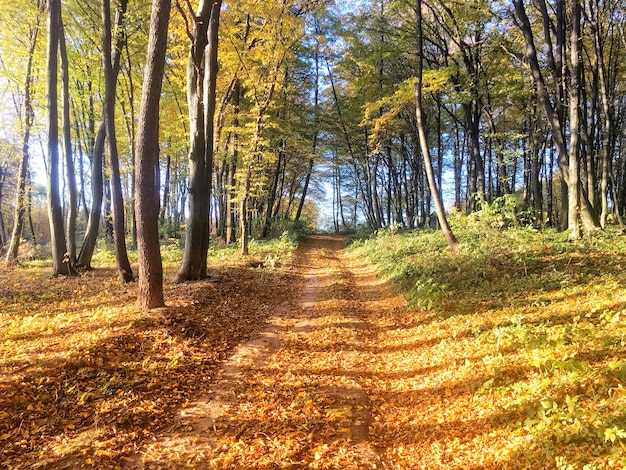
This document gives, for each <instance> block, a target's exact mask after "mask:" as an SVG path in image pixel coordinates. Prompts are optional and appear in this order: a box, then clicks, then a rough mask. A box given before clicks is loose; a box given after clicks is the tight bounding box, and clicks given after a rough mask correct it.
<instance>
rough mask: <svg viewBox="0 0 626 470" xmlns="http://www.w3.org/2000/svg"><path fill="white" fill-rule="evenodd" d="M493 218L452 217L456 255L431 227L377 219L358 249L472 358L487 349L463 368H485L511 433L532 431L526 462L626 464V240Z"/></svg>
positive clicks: (484, 385)
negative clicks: (390, 224) (570, 236)
mask: <svg viewBox="0 0 626 470" xmlns="http://www.w3.org/2000/svg"><path fill="white" fill-rule="evenodd" d="M493 220H494V219H493V217H487V218H483V219H481V218H480V217H474V218H469V217H465V216H460V215H455V216H453V217H452V220H451V225H452V227H453V229H454V231H455V234H456V236H457V238H458V239H459V240H460V242H461V250H460V253H459V255H458V256H455V257H452V256H450V255H449V251H448V248H447V245H446V242H445V239H444V237H443V235H442V234H441V232H438V231H434V230H430V229H424V230H419V231H415V232H410V231H400V230H398V229H397V228H391V229H386V230H381V231H379V232H377V233H376V234H375V235H373V236H371V237H370V238H367V239H362V240H357V241H355V242H354V243H353V244H352V248H351V251H352V253H353V255H354V256H359V257H364V258H367V259H368V260H369V261H370V262H372V263H373V264H374V265H375V266H376V267H377V269H378V270H379V271H380V273H381V274H382V275H383V276H385V277H386V278H387V279H389V280H391V281H392V282H393V283H395V284H396V285H397V286H398V287H399V288H400V289H401V290H403V291H404V292H405V293H406V295H407V297H408V300H409V303H410V304H411V305H412V306H414V307H415V308H416V315H420V313H419V311H420V309H421V310H423V311H429V312H430V314H431V315H430V317H429V318H432V321H433V322H436V323H437V325H436V326H437V330H440V331H448V332H450V331H453V332H454V336H455V338H456V341H465V342H466V344H465V346H464V347H465V352H464V356H465V357H466V358H472V357H482V359H481V361H480V364H478V365H476V366H474V365H473V362H472V361H469V360H468V359H466V360H465V363H463V364H465V365H466V366H467V365H469V364H472V366H471V367H470V370H465V367H460V368H459V370H458V371H457V374H459V375H462V374H469V375H473V376H474V377H477V376H478V377H481V376H482V377H486V379H481V381H480V383H478V384H477V385H476V387H475V389H474V391H473V393H474V394H475V395H476V396H478V395H484V394H488V396H490V397H491V399H492V400H493V401H494V402H498V403H500V404H501V407H502V412H503V413H506V414H507V415H509V416H511V420H510V422H509V423H508V424H507V426H509V427H510V432H511V433H512V435H515V436H519V435H526V436H527V438H528V439H527V442H528V445H527V446H525V448H520V449H518V451H517V452H518V457H519V458H522V460H524V461H525V462H527V463H525V464H523V465H522V464H520V466H521V467H524V466H527V465H531V466H532V462H533V458H537V459H539V460H540V461H543V462H545V461H546V460H548V461H552V462H553V464H554V466H555V467H556V468H562V469H569V468H572V469H574V468H583V469H593V468H624V467H626V286H625V284H624V276H623V273H624V268H625V267H626V239H625V238H624V237H623V236H621V235H619V234H618V233H617V232H616V231H612V230H607V232H605V233H598V234H596V235H594V236H593V237H591V238H587V239H584V240H580V241H577V242H568V241H567V236H566V234H563V233H557V232H556V231H553V230H545V231H542V232H539V231H536V230H534V229H532V228H528V227H516V228H508V229H502V228H499V225H498V224H493V223H492V222H493ZM461 338H463V339H462V340H461ZM459 360H460V361H462V360H463V358H459ZM533 456H534V457H533ZM528 462H530V464H528Z"/></svg>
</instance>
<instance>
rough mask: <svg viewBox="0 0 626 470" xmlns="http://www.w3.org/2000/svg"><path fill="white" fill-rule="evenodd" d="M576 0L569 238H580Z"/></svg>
mask: <svg viewBox="0 0 626 470" xmlns="http://www.w3.org/2000/svg"><path fill="white" fill-rule="evenodd" d="M579 6H580V5H579V3H578V0H573V1H572V31H571V37H570V60H571V67H572V70H571V75H572V77H571V83H570V87H569V90H570V95H569V99H570V108H569V109H570V113H569V114H570V116H569V119H570V141H569V180H568V182H567V183H568V184H567V186H568V188H569V191H570V194H569V205H568V215H567V217H568V219H567V220H568V229H569V238H570V240H576V239H578V238H580V225H579V224H578V206H579V204H580V191H579V189H578V186H579V184H580V181H579V178H578V176H579V170H578V158H579V156H578V142H579V134H578V132H579V130H580V126H579V114H578V113H579V111H578V105H579V103H580V90H579V88H578V87H579V83H580V48H581V44H580V41H579V40H580V8H579Z"/></svg>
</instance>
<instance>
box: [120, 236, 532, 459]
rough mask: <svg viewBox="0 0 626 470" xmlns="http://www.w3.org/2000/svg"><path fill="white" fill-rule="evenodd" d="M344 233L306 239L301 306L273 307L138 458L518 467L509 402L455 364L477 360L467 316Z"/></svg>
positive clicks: (301, 255)
mask: <svg viewBox="0 0 626 470" xmlns="http://www.w3.org/2000/svg"><path fill="white" fill-rule="evenodd" d="M343 243H344V240H342V239H341V238H337V237H322V236H317V237H311V238H309V239H307V240H306V241H305V242H304V243H303V244H302V246H301V247H300V249H299V251H298V258H297V263H298V264H299V267H300V269H301V272H302V273H303V275H304V277H305V283H304V288H303V291H302V297H301V299H300V308H296V309H291V308H289V307H288V306H287V304H285V305H284V307H283V308H282V309H279V310H280V311H278V312H276V315H275V316H274V317H273V318H272V319H271V321H270V322H268V325H267V327H266V328H265V329H264V330H263V331H262V332H261V333H260V334H259V335H258V336H257V337H256V338H255V339H253V340H252V341H249V342H248V343H246V344H244V345H243V346H241V347H240V348H238V350H237V351H236V352H235V354H234V355H233V356H232V357H231V358H230V359H229V360H228V361H227V362H226V364H225V365H224V368H223V370H222V373H221V375H220V378H219V380H218V382H217V383H216V384H215V386H213V387H212V388H211V393H210V396H205V397H203V398H202V399H201V400H198V401H196V402H194V403H189V405H188V406H187V407H186V408H185V410H184V411H183V412H182V413H181V415H180V420H181V424H183V425H184V426H183V427H182V430H181V431H179V432H178V434H176V435H172V436H169V437H168V438H167V439H158V440H157V441H156V442H155V443H154V444H153V445H151V446H149V447H148V448H147V449H144V452H143V456H142V458H141V461H142V462H141V464H139V465H137V463H138V462H134V464H133V465H130V467H133V468H137V467H139V468H145V469H160V468H195V469H212V468H217V469H219V468H224V469H249V470H252V469H268V470H269V469H281V468H291V469H301V468H302V469H304V468H310V469H381V468H389V469H417V468H473V469H478V468H511V466H512V465H511V455H512V454H511V449H512V448H514V447H515V446H519V445H520V443H519V442H517V443H515V442H514V441H515V438H514V437H512V436H510V435H509V434H508V433H507V432H506V428H505V426H504V424H505V423H506V421H507V419H510V418H511V416H509V415H508V414H507V413H504V414H503V413H502V410H501V409H499V408H498V404H497V403H481V404H480V407H478V406H477V403H476V395H475V393H474V390H475V389H476V387H477V384H480V383H482V382H483V381H484V380H485V378H484V377H474V378H473V379H471V380H469V381H467V380H465V379H461V378H460V377H459V374H458V371H459V370H460V369H462V368H463V367H468V364H470V363H471V362H472V361H474V360H480V357H479V358H474V357H464V356H463V352H462V351H463V348H464V347H465V345H464V336H465V334H466V333H464V330H459V331H452V330H450V331H447V330H446V331H442V330H441V329H440V328H439V326H438V322H436V321H433V317H432V316H431V315H430V314H428V313H426V312H420V311H412V310H410V309H407V308H406V299H405V298H404V297H403V296H401V295H399V294H398V293H397V292H396V291H395V290H394V289H392V288H391V287H390V286H389V285H387V284H386V283H384V282H382V281H381V280H380V279H379V278H378V277H377V276H376V275H375V274H374V272H373V271H372V270H371V268H369V267H368V266H366V265H365V264H360V263H359V262H358V261H357V260H353V259H350V258H349V257H348V256H347V254H346V253H345V252H344V250H343ZM179 429H180V428H179ZM514 466H515V465H513V467H514Z"/></svg>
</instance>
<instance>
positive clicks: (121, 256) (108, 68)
mask: <svg viewBox="0 0 626 470" xmlns="http://www.w3.org/2000/svg"><path fill="white" fill-rule="evenodd" d="M127 2H128V0H123V1H122V2H121V3H120V9H121V11H122V12H124V11H126V5H127ZM122 14H123V13H122ZM112 31H113V28H112V25H111V2H110V0H102V64H103V69H104V83H105V96H104V127H105V130H106V144H107V150H108V154H109V161H108V163H109V184H110V189H111V207H112V209H113V243H114V247H115V258H116V260H117V270H118V273H119V275H120V279H121V281H122V282H132V281H134V280H135V277H134V276H133V270H132V268H131V267H130V261H129V260H128V252H127V250H126V235H125V231H126V224H125V223H124V219H125V216H124V199H123V196H122V181H121V176H120V164H119V155H118V151H117V136H116V131H115V96H116V88H117V74H116V71H115V66H114V63H113V55H112V51H111V47H112V38H111V34H112Z"/></svg>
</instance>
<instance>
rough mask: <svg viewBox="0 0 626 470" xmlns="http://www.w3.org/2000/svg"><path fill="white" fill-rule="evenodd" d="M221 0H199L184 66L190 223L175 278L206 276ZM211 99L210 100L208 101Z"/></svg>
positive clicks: (180, 280)
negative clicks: (189, 140) (187, 112)
mask: <svg viewBox="0 0 626 470" xmlns="http://www.w3.org/2000/svg"><path fill="white" fill-rule="evenodd" d="M221 4H222V1H221V0H200V4H199V6H198V12H197V14H196V15H195V18H196V21H195V25H194V31H193V44H192V45H191V50H190V53H189V61H188V66H187V89H188V91H187V93H188V94H187V98H188V104H189V121H190V126H189V128H190V136H191V144H190V149H189V223H188V226H187V233H186V237H185V252H184V254H183V260H182V263H181V266H180V268H179V269H178V272H177V274H176V277H175V278H174V281H175V282H184V281H192V280H197V279H204V278H205V277H207V254H208V250H209V201H210V185H211V175H212V166H213V126H214V123H213V119H214V113H215V86H216V80H217V54H218V31H219V21H220V8H221ZM209 100H210V101H212V102H211V103H209V102H208V101H209Z"/></svg>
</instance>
